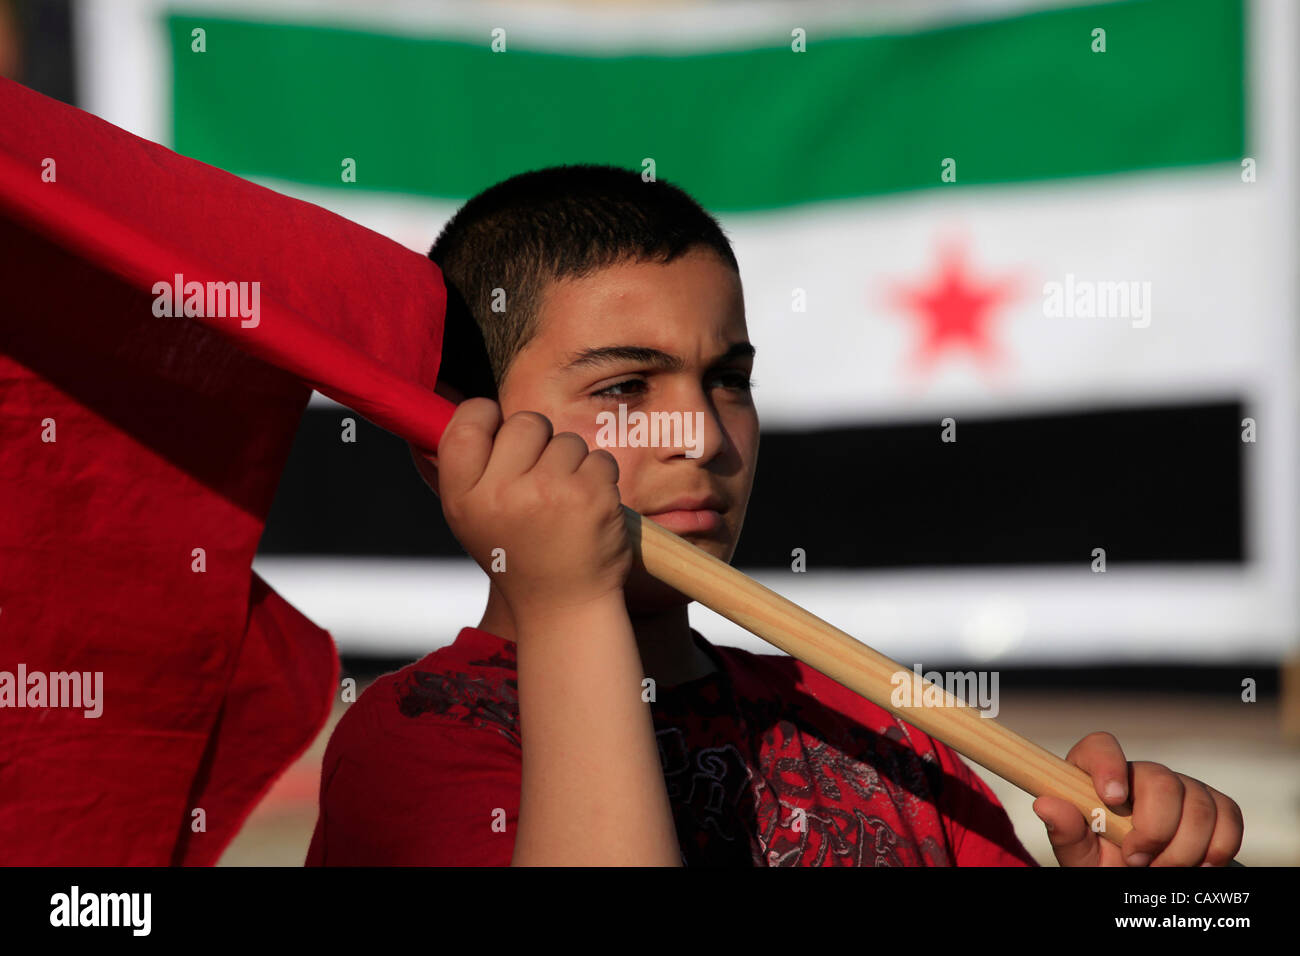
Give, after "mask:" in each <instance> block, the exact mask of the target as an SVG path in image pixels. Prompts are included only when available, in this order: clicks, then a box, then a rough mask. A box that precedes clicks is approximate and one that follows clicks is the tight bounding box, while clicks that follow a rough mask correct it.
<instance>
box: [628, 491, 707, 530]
mask: <svg viewBox="0 0 1300 956" xmlns="http://www.w3.org/2000/svg"><path fill="white" fill-rule="evenodd" d="M726 510H727V503H726V502H725V501H724V500H723V499H722V498H721V497H719V496H718V495H715V494H702V495H682V496H680V497H678V498H675V499H673V500H672V501H669V502H666V503H665V504H664V505H662V506H657V509H656V510H655V511H652V512H646V514H645V517H647V518H649V519H650V520H651V521H653V522H654V523H655V524H658V525H662V526H663V527H665V528H667V529H668V530H669V531H671V532H673V533H674V534H680V535H687V534H715V533H717V532H718V531H721V530H723V529H724V528H725V527H726V526H725V524H724V523H723V521H722V513H723V512H724V511H726Z"/></svg>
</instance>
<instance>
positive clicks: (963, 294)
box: [890, 246, 1019, 372]
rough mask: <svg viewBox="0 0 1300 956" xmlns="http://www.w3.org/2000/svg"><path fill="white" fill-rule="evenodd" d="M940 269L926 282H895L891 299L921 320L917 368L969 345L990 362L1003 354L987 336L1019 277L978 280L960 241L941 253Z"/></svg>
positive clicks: (987, 364) (914, 361)
mask: <svg viewBox="0 0 1300 956" xmlns="http://www.w3.org/2000/svg"><path fill="white" fill-rule="evenodd" d="M939 260H940V261H939V271H938V274H937V275H936V276H935V277H934V278H933V279H932V280H931V281H930V283H929V285H927V286H907V285H900V284H895V285H894V286H893V287H892V288H891V291H890V300H891V303H892V304H893V305H894V306H895V307H897V308H899V309H901V310H904V311H907V312H910V313H912V314H913V315H914V316H915V317H916V318H917V319H918V320H919V321H920V322H921V340H920V342H919V344H918V348H917V351H916V353H915V354H914V355H913V357H912V359H911V362H910V365H911V368H912V370H913V371H914V372H921V371H923V370H926V369H928V368H929V367H930V366H931V365H932V364H933V363H934V361H935V359H936V358H937V357H938V356H939V355H940V353H942V352H943V351H945V350H946V349H960V348H962V347H965V348H967V349H969V350H970V351H971V352H972V353H974V355H975V357H976V358H977V359H978V360H979V361H980V362H981V363H983V364H984V365H985V367H986V368H992V367H995V366H997V365H998V364H999V362H1000V361H1001V356H1000V355H999V354H998V350H997V348H996V346H995V345H994V343H993V341H992V340H991V339H990V337H989V323H990V321H991V319H992V318H993V314H994V312H995V311H996V310H997V309H998V308H999V307H1001V306H1003V305H1005V304H1006V303H1007V302H1008V301H1010V300H1011V299H1012V298H1014V296H1015V289H1016V287H1017V286H1018V284H1019V282H1018V280H1017V279H1015V278H1011V277H1007V278H1003V279H1000V280H997V281H995V282H989V283H982V284H981V283H976V282H975V281H974V280H973V279H972V277H971V275H970V274H969V273H968V272H967V271H966V267H965V265H964V264H963V262H964V256H963V254H962V253H961V251H960V250H959V249H958V248H957V247H956V246H945V247H944V248H943V249H942V250H941V251H940V253H939Z"/></svg>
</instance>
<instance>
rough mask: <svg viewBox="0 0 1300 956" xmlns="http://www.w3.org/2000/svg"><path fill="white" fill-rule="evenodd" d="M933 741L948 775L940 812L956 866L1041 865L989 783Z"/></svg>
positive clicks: (955, 754) (937, 742)
mask: <svg viewBox="0 0 1300 956" xmlns="http://www.w3.org/2000/svg"><path fill="white" fill-rule="evenodd" d="M931 740H932V741H933V743H934V750H935V755H936V756H937V757H938V758H939V764H940V766H942V767H943V769H944V772H945V774H946V775H947V777H948V779H947V780H946V781H945V783H946V785H945V786H944V788H943V791H942V793H940V795H939V815H940V819H941V820H942V821H943V826H944V829H945V830H946V831H947V834H948V842H949V845H950V846H952V848H953V855H954V859H953V863H954V865H955V866H1038V862H1037V861H1036V860H1035V859H1034V858H1033V856H1032V855H1031V854H1030V852H1029V851H1028V850H1026V849H1025V846H1024V844H1023V843H1021V842H1020V838H1019V837H1017V836H1016V830H1015V827H1014V826H1012V824H1011V818H1010V817H1009V816H1007V811H1006V810H1005V809H1003V807H1002V804H1001V802H1000V801H999V800H998V798H997V796H996V795H995V794H994V793H993V791H992V790H990V789H989V786H988V784H986V783H985V782H984V781H983V780H982V779H980V776H979V774H977V773H976V772H975V771H974V770H972V769H971V768H970V766H969V765H968V764H967V763H966V762H965V761H964V760H962V758H961V756H960V755H959V754H958V753H957V752H956V751H955V750H953V749H952V748H951V747H949V746H947V745H946V744H943V743H940V742H939V741H937V740H934V739H933V738H931Z"/></svg>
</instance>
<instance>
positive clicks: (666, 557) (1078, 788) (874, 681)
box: [623, 505, 1240, 865]
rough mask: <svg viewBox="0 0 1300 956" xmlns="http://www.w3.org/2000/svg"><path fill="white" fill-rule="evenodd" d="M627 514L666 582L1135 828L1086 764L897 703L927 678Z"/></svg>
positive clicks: (971, 720)
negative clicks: (898, 690)
mask: <svg viewBox="0 0 1300 956" xmlns="http://www.w3.org/2000/svg"><path fill="white" fill-rule="evenodd" d="M623 516H624V519H625V520H626V522H627V528H628V533H629V535H630V536H631V539H632V547H633V550H634V551H635V552H636V554H637V556H638V559H639V560H640V561H641V563H642V565H643V566H644V567H645V569H646V571H648V572H649V573H650V574H651V575H653V576H654V577H656V578H658V579H659V580H660V581H663V582H664V583H665V584H668V585H671V586H672V587H674V588H676V589H677V590H678V591H680V592H681V593H682V594H685V595H686V596H688V597H691V598H694V599H695V600H696V601H699V602H700V603H701V604H703V605H704V606H705V607H708V608H711V609H712V610H714V611H717V612H718V613H719V614H721V615H722V616H723V617H725V618H727V619H728V620H729V621H734V622H735V623H736V624H739V625H740V626H741V627H743V628H744V629H745V630H747V631H750V632H751V633H753V634H756V635H757V636H759V637H761V638H762V639H763V640H765V641H767V642H768V643H769V644H773V645H775V646H776V647H778V648H780V649H781V650H783V651H785V652H786V653H787V654H790V655H791V656H792V657H797V658H798V659H799V660H801V661H803V662H804V663H805V664H807V665H809V666H810V667H813V668H815V669H816V670H818V671H820V672H821V673H823V674H825V675H826V676H827V677H829V678H831V679H832V680H835V681H838V682H839V683H841V684H843V685H844V686H845V687H847V688H849V689H850V690H852V691H854V692H856V693H858V694H861V695H862V696H863V697H865V698H867V699H868V700H870V701H872V702H873V703H875V704H877V705H878V706H880V707H883V708H884V709H885V710H887V711H889V712H890V713H892V714H894V715H896V716H897V717H899V718H900V719H902V720H905V721H906V722H907V723H909V724H911V725H912V726H914V727H917V728H919V729H920V730H923V731H924V732H925V733H927V734H929V735H930V736H932V737H934V738H936V739H937V740H941V741H943V742H944V743H945V744H947V745H948V746H949V747H951V748H952V749H953V750H955V751H957V752H958V753H960V754H962V755H963V756H965V757H969V758H970V759H971V760H973V761H975V762H976V763H978V764H979V765H980V766H982V767H985V768H987V769H988V770H991V771H992V772H993V773H995V774H997V775H998V776H999V777H1001V778H1002V779H1004V780H1007V781H1010V782H1011V783H1014V784H1015V785H1016V786H1017V787H1019V788H1020V789H1021V790H1024V791H1026V792H1027V793H1030V794H1033V795H1034V796H1035V797H1039V796H1044V795H1049V796H1054V797H1060V798H1061V799H1063V800H1068V801H1069V802H1070V803H1071V804H1073V805H1074V806H1076V807H1078V809H1079V812H1080V813H1082V814H1083V816H1084V819H1086V820H1088V821H1089V823H1091V822H1092V821H1093V820H1094V819H1095V814H1096V811H1097V810H1098V809H1100V810H1101V812H1102V813H1103V814H1104V815H1105V821H1106V822H1105V829H1103V830H1102V831H1101V833H1100V836H1102V837H1104V838H1105V839H1107V840H1109V841H1110V842H1111V843H1114V844H1115V845H1116V846H1119V845H1120V844H1121V843H1122V842H1123V840H1124V837H1126V836H1127V835H1128V834H1129V832H1130V831H1131V830H1132V829H1133V821H1132V819H1130V818H1129V817H1126V816H1120V815H1118V814H1116V813H1115V812H1114V811H1112V810H1111V809H1110V808H1109V807H1107V806H1105V804H1103V803H1102V802H1101V799H1100V798H1099V797H1098V796H1097V792H1096V790H1095V789H1094V787H1093V785H1092V779H1091V778H1090V777H1089V776H1088V774H1087V773H1085V772H1084V771H1083V770H1081V769H1080V768H1078V767H1076V766H1074V765H1073V764H1070V763H1066V762H1065V761H1064V760H1062V759H1061V758H1060V757H1058V756H1056V755H1055V754H1052V753H1049V752H1048V751H1046V750H1044V749H1043V748H1042V747H1039V746H1038V745H1037V744H1035V743H1032V742H1030V741H1028V740H1026V739H1025V738H1024V737H1021V736H1020V735H1019V734H1016V733H1014V732H1013V731H1011V730H1008V729H1007V728H1006V727H1004V726H1002V725H1001V724H999V723H998V722H997V721H996V720H993V719H990V718H987V717H982V716H980V711H979V710H978V709H976V708H974V707H970V706H968V705H967V704H966V702H965V701H961V700H959V699H958V698H955V697H953V696H951V695H950V694H948V693H947V691H946V690H945V689H944V688H940V687H938V686H937V685H932V684H930V683H929V682H928V681H925V682H924V686H927V687H929V686H934V687H936V689H937V690H938V691H939V692H940V693H942V695H943V698H944V701H945V706H943V707H936V706H933V705H931V706H909V707H897V706H894V704H893V703H892V702H891V700H890V697H891V695H892V693H893V690H894V688H895V686H897V681H896V680H894V675H896V674H903V675H906V676H907V678H908V679H909V680H918V679H919V680H923V678H918V677H914V676H913V674H914V672H913V671H912V670H910V669H909V668H905V667H903V666H902V665H900V664H898V663H896V662H894V661H892V660H890V659H889V658H888V657H886V656H885V655H883V654H881V653H879V652H878V651H874V650H872V649H871V648H870V647H868V646H867V645H865V644H863V643H862V642H861V641H859V640H856V639H855V638H853V637H851V636H849V635H848V634H846V633H844V632H843V631H841V630H840V629H839V628H837V627H834V626H832V625H830V624H828V623H826V622H825V621H823V620H822V619H821V618H819V617H818V616H817V615H815V614H813V613H811V612H809V611H806V610H804V609H803V608H801V607H800V606H799V605H797V604H795V603H794V602H793V601H789V600H787V599H786V598H783V597H781V595H779V594H777V593H776V592H775V591H772V590H771V589H769V588H765V587H764V586H763V585H761V584H759V583H758V582H757V581H755V580H754V579H753V578H750V577H749V576H747V575H745V574H743V573H742V572H740V571H737V570H736V569H735V568H733V567H732V566H731V565H729V564H727V563H726V562H725V561H720V560H719V559H718V558H715V557H714V556H713V555H711V554H709V553H708V552H706V551H703V550H701V549H700V548H697V547H696V546H695V545H693V544H691V543H690V542H689V541H687V540H686V539H684V538H682V537H680V536H678V535H676V534H673V533H672V532H671V531H669V530H667V529H666V528H664V527H662V526H660V525H658V524H656V523H655V522H653V521H649V520H647V519H645V518H643V517H642V516H641V515H639V514H637V513H636V512H635V511H633V510H632V509H631V508H628V507H627V506H626V505H624V506H623ZM1233 862H1234V864H1235V865H1240V864H1236V861H1233Z"/></svg>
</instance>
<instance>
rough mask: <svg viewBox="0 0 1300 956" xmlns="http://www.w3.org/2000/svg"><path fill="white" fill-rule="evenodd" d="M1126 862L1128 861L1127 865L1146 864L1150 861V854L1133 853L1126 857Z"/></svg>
mask: <svg viewBox="0 0 1300 956" xmlns="http://www.w3.org/2000/svg"><path fill="white" fill-rule="evenodd" d="M1126 862H1127V863H1128V865H1129V866H1146V865H1147V864H1148V863H1150V862H1151V854H1150V853H1134V854H1133V855H1132V856H1130V857H1128V859H1127V861H1126Z"/></svg>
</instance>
